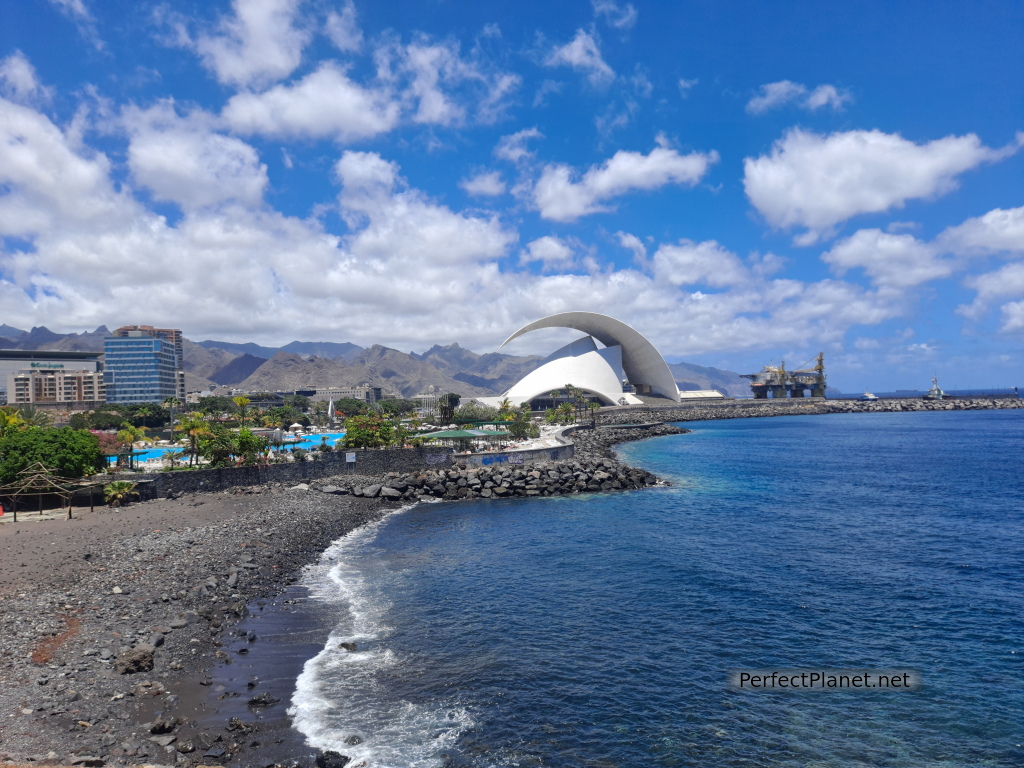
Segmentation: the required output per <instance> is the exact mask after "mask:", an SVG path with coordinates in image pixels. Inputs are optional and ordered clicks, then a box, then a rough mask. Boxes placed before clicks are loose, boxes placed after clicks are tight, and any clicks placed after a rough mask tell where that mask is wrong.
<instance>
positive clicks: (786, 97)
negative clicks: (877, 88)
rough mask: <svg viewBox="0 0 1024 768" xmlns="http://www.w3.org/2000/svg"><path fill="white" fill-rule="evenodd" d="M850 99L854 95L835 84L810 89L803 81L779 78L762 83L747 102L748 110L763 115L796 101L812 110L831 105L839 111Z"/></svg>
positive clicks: (753, 113) (834, 109)
mask: <svg viewBox="0 0 1024 768" xmlns="http://www.w3.org/2000/svg"><path fill="white" fill-rule="evenodd" d="M850 101H853V96H851V95H850V93H849V92H848V91H845V90H841V89H839V88H836V87H835V86H834V85H819V86H818V87H817V88H815V89H814V90H809V89H808V88H807V86H806V85H804V84H802V83H794V82H793V81H792V80H779V81H778V82H775V83H765V84H764V85H762V86H761V92H760V94H759V95H757V96H755V97H754V98H752V99H751V100H750V101H748V102H747V112H749V113H750V114H752V115H761V114H764V113H765V112H768V111H769V110H772V109H776V108H777V107H781V106H784V105H786V104H791V103H794V102H795V103H797V104H798V106H800V107H802V108H803V109H806V110H809V111H811V112H815V111H817V110H819V109H821V108H822V107H830V108H831V109H832V110H833V111H835V112H838V111H839V110H841V109H842V108H843V105H844V104H846V103H848V102H850Z"/></svg>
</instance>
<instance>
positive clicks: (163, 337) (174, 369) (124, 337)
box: [103, 325, 185, 403]
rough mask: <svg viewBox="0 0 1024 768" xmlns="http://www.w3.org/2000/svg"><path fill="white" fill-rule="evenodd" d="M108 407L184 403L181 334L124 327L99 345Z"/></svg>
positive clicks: (147, 326)
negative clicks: (167, 401) (171, 401)
mask: <svg viewBox="0 0 1024 768" xmlns="http://www.w3.org/2000/svg"><path fill="white" fill-rule="evenodd" d="M103 346H104V351H105V366H104V370H103V381H104V383H105V384H106V394H107V402H108V403H160V402H163V401H164V400H165V399H166V398H168V397H177V398H178V399H179V400H181V401H182V402H184V400H185V371H184V360H183V354H182V341H181V331H180V330H178V329H177V328H154V327H153V326H151V325H125V326H122V327H121V328H118V329H117V330H116V331H114V332H113V333H112V334H111V335H110V336H107V338H106V339H104V342H103Z"/></svg>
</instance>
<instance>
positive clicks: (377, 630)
mask: <svg viewBox="0 0 1024 768" xmlns="http://www.w3.org/2000/svg"><path fill="white" fill-rule="evenodd" d="M410 508H411V507H404V508H402V509H399V510H396V511H395V512H394V513H392V514H401V513H402V512H404V511H406V510H408V509H410ZM389 517H390V515H389ZM386 520H387V518H384V519H383V520H381V521H379V522H377V523H373V524H371V525H367V526H364V527H362V528H359V529H357V530H355V531H353V532H351V533H349V534H347V535H346V536H343V537H342V538H340V539H338V540H337V541H335V542H334V543H333V544H331V546H330V547H328V549H327V550H326V551H325V552H324V553H323V555H322V556H321V558H320V561H319V563H317V564H316V565H313V566H310V567H308V568H307V569H306V571H305V573H304V575H303V583H304V585H305V586H306V587H307V588H308V589H309V591H310V598H311V600H313V601H319V602H323V603H334V604H337V605H338V606H339V607H341V608H342V615H341V617H340V620H339V622H338V624H337V626H335V628H334V629H333V630H332V632H331V635H330V637H329V638H328V640H327V644H326V645H325V647H324V649H323V650H322V651H321V652H320V653H319V654H317V655H316V656H315V657H313V658H312V659H310V660H309V661H307V662H306V664H305V665H304V666H303V668H302V673H301V674H300V675H299V677H298V679H297V680H296V686H295V693H294V694H293V696H292V702H291V706H290V707H289V709H288V714H289V715H290V716H291V717H292V719H293V725H294V726H295V728H296V729H298V730H299V732H300V733H302V734H303V735H304V736H305V737H306V741H307V743H308V744H309V745H310V746H312V747H315V748H317V749H324V750H327V749H330V750H335V751H337V752H341V753H342V754H345V755H348V756H349V757H350V758H352V761H353V763H358V762H360V761H363V760H365V761H366V762H367V764H368V765H370V766H374V768H389V767H390V768H433V767H434V766H439V765H441V764H442V763H443V759H442V758H441V757H440V755H441V754H442V753H444V752H445V751H450V750H451V749H452V747H453V746H454V744H455V742H456V740H457V739H458V737H459V735H460V734H462V733H463V732H465V731H466V729H468V728H469V727H470V726H471V725H472V718H471V717H470V715H469V713H468V712H467V711H465V710H464V709H462V708H459V707H440V708H439V707H438V706H437V705H436V704H422V703H421V704H417V703H411V702H408V701H400V700H398V701H396V700H394V699H392V698H390V697H388V696H386V695H385V693H386V692H384V691H382V690H381V683H380V678H381V676H382V675H386V674H389V672H391V671H393V670H394V669H395V668H396V667H398V666H400V665H403V664H408V663H411V662H410V661H409V660H407V659H403V658H400V657H399V656H398V654H396V652H395V651H394V650H392V649H390V648H388V647H387V640H388V637H389V636H390V635H391V633H392V628H391V627H390V626H388V623H387V615H388V609H389V608H390V605H389V603H388V602H387V600H386V599H385V598H384V597H382V595H381V594H380V592H379V590H377V589H375V588H374V586H373V585H371V584H369V583H367V580H366V577H365V575H364V574H363V573H362V571H361V570H360V569H359V567H358V566H357V565H356V562H357V561H358V558H359V555H360V554H361V552H362V551H363V550H364V548H365V547H366V546H367V545H369V544H371V543H372V542H373V540H374V539H375V538H376V536H377V534H378V532H379V530H380V527H381V526H382V525H383V524H384V523H385V521H386ZM342 643H356V647H357V650H356V651H347V650H345V649H344V648H343V647H342ZM351 736H358V737H359V738H360V739H361V740H362V741H361V743H360V744H358V745H350V744H346V743H345V739H346V738H347V737H351Z"/></svg>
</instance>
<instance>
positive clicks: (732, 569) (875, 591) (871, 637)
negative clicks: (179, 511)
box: [292, 411, 1024, 768]
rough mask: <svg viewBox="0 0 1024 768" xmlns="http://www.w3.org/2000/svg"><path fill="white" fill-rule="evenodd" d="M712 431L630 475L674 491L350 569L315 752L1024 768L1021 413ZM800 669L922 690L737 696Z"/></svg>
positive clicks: (302, 707) (528, 520) (669, 445)
mask: <svg viewBox="0 0 1024 768" xmlns="http://www.w3.org/2000/svg"><path fill="white" fill-rule="evenodd" d="M687 426H689V427H691V428H692V429H694V432H693V433H692V434H690V435H684V436H679V437H669V438H658V439H654V440H649V441H645V442H642V443H634V444H631V445H628V446H624V447H623V449H622V451H621V455H622V456H623V458H625V459H626V460H627V461H630V462H631V463H634V464H638V465H641V466H644V467H646V468H648V469H651V470H652V471H654V472H656V473H658V474H659V475H661V476H663V477H668V478H671V479H672V480H673V482H674V486H673V487H671V488H659V489H652V490H647V491H640V492H630V493H624V494H595V495H590V496H580V497H567V498H551V499H540V500H530V501H527V500H525V499H523V500H512V501H498V502H496V501H491V502H479V503H460V504H430V505H419V506H417V507H415V508H413V509H412V510H409V511H406V512H401V513H398V514H396V515H393V516H391V517H389V518H387V519H386V520H385V521H384V522H382V523H381V524H379V525H378V526H376V527H374V528H370V529H364V530H362V531H359V532H357V533H356V534H355V535H354V536H352V537H350V538H348V539H345V540H342V541H341V542H339V543H338V544H337V545H335V546H334V547H332V549H331V550H329V551H328V553H327V554H326V555H325V558H324V561H323V563H322V564H321V565H320V566H319V567H317V568H314V569H311V570H310V572H309V574H308V576H307V583H308V584H309V585H310V587H311V588H312V590H313V595H314V599H313V601H311V603H310V610H313V609H314V608H315V606H316V604H317V602H318V601H319V602H320V603H322V604H326V603H330V604H331V605H332V606H333V610H338V611H339V612H340V614H341V619H340V621H339V623H338V625H337V627H336V628H335V630H334V632H333V634H332V638H331V640H330V642H329V643H328V646H327V648H326V649H325V650H324V651H323V652H322V653H320V654H319V655H318V656H317V657H316V658H315V659H312V660H311V661H310V662H308V663H307V665H306V668H305V670H304V672H303V674H302V676H301V677H300V678H299V681H298V684H297V690H296V693H295V695H294V698H293V702H292V712H293V714H294V716H295V718H296V720H295V724H296V726H297V727H298V728H300V730H302V731H303V732H304V733H305V734H306V736H307V738H308V739H309V740H310V742H311V743H312V744H313V745H315V746H319V747H322V748H336V749H338V750H339V751H341V752H343V753H345V754H348V755H352V756H353V757H355V758H364V759H367V760H369V761H370V765H373V766H382V765H389V766H411V765H417V766H419V765H422V766H428V765H442V764H449V765H453V766H490V765H508V766H513V765H519V766H539V765H552V766H822V767H825V766H829V767H831V766H835V767H836V768H839V767H844V768H845V766H851V765H870V766H893V767H903V766H907V767H909V766H915V767H917V766H922V767H923V766H965V765H970V766H1019V765H1021V764H1024V747H1022V746H1021V744H1022V743H1024V674H1022V673H1024V568H1022V564H1024V536H1022V534H1024V511H1022V507H1021V503H1020V500H1021V497H1022V491H1024V487H1022V481H1021V478H1020V466H1021V462H1020V456H1021V449H1022V448H1024V413H1021V412H1011V411H1001V412H1000V411H995V412H962V413H953V412H950V413H925V414H912V413H907V414H863V415H833V416H818V417H782V418H773V419H749V420H738V421H718V422H704V423H696V424H690V425H687ZM342 641H354V642H357V643H358V647H359V650H358V652H356V653H348V652H345V651H343V650H340V649H339V647H338V644H339V643H340V642H342ZM776 666H777V667H915V668H917V669H920V670H921V672H922V675H923V678H924V683H925V687H924V688H923V689H922V690H921V691H917V692H901V693H885V692H838V693H836V692H832V693H822V692H817V693H809V692H803V693H763V692H762V693H752V692H736V691H733V690H730V689H729V688H728V687H727V684H726V675H727V670H729V669H730V668H735V667H776ZM351 734H358V735H359V736H360V737H361V738H363V739H364V741H363V743H362V744H360V745H358V746H355V747H353V746H350V745H345V744H344V743H343V739H344V737H345V736H347V735H351Z"/></svg>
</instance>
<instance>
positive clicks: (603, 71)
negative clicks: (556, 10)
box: [544, 29, 615, 86]
mask: <svg viewBox="0 0 1024 768" xmlns="http://www.w3.org/2000/svg"><path fill="white" fill-rule="evenodd" d="M544 64H545V65H546V66H548V67H559V66H569V67H572V68H573V69H575V70H576V71H577V72H582V73H584V74H585V75H586V76H587V80H589V81H590V84H591V85H594V86H600V85H607V84H608V83H610V82H611V81H612V80H614V79H615V72H614V71H613V70H612V68H611V67H609V66H608V65H607V64H606V63H605V61H604V59H603V58H601V50H600V49H599V48H598V47H597V41H596V40H594V38H593V37H591V36H590V35H588V34H587V33H586V32H584V31H583V30H582V29H580V30H577V31H576V37H574V38H573V39H572V41H571V42H569V43H566V44H565V45H563V46H560V47H558V48H555V49H554V50H553V51H552V52H551V53H550V54H548V57H547V58H546V59H545V60H544Z"/></svg>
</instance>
